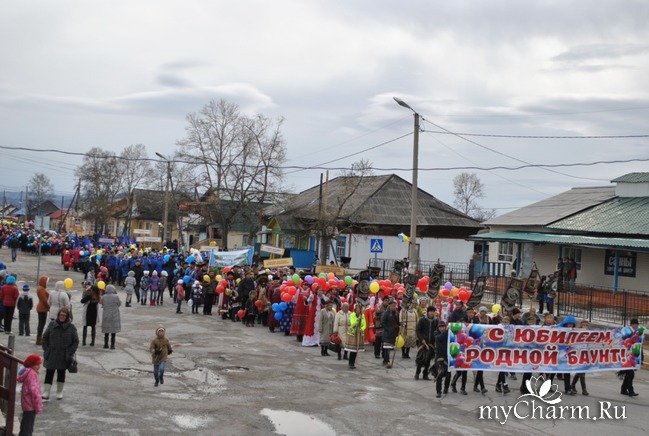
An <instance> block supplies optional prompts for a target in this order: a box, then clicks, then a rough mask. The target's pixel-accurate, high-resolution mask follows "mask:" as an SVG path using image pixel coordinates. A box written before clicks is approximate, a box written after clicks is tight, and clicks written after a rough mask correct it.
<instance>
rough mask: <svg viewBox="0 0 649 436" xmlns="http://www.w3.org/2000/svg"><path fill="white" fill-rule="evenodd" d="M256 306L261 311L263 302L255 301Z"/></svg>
mask: <svg viewBox="0 0 649 436" xmlns="http://www.w3.org/2000/svg"><path fill="white" fill-rule="evenodd" d="M255 306H257V309H261V301H259V300H257V301H255Z"/></svg>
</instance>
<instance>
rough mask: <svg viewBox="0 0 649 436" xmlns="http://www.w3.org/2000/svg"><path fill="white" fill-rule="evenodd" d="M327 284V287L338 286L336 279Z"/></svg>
mask: <svg viewBox="0 0 649 436" xmlns="http://www.w3.org/2000/svg"><path fill="white" fill-rule="evenodd" d="M327 283H329V286H338V282H337V281H336V279H329V281H328V282H327Z"/></svg>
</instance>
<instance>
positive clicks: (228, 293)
mask: <svg viewBox="0 0 649 436" xmlns="http://www.w3.org/2000/svg"><path fill="white" fill-rule="evenodd" d="M230 294H232V291H231V290H230V288H226V289H225V295H227V296H228V297H229V296H230Z"/></svg>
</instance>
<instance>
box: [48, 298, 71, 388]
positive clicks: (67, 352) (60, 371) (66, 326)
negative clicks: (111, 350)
mask: <svg viewBox="0 0 649 436" xmlns="http://www.w3.org/2000/svg"><path fill="white" fill-rule="evenodd" d="M78 347H79V334H78V333H77V328H76V327H75V326H74V324H72V320H71V319H70V311H69V310H68V308H67V307H62V308H61V309H59V312H58V314H57V316H56V319H54V320H53V321H51V322H50V323H49V325H48V326H47V329H46V330H45V332H44V333H43V356H44V358H45V363H44V364H43V366H44V367H45V386H44V388H43V399H46V400H47V399H49V398H50V390H51V389H52V383H53V382H54V372H55V371H56V399H57V400H60V399H61V398H63V386H64V383H65V371H66V370H67V369H68V364H69V363H70V362H71V361H72V359H73V357H74V353H76V352H77V348H78Z"/></svg>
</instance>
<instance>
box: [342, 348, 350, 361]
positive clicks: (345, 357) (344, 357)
mask: <svg viewBox="0 0 649 436" xmlns="http://www.w3.org/2000/svg"><path fill="white" fill-rule="evenodd" d="M343 359H345V360H347V359H349V357H347V350H345V353H344V354H343Z"/></svg>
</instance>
